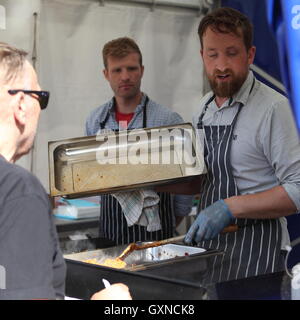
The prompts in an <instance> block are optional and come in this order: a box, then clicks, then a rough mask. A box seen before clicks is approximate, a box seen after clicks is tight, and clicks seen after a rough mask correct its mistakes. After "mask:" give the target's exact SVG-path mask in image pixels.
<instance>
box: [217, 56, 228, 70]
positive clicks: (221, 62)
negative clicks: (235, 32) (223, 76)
mask: <svg viewBox="0 0 300 320" xmlns="http://www.w3.org/2000/svg"><path fill="white" fill-rule="evenodd" d="M216 69H217V70H219V71H221V72H224V71H225V70H227V69H229V64H228V59H227V57H226V56H225V55H220V56H219V57H218V60H217V62H216Z"/></svg>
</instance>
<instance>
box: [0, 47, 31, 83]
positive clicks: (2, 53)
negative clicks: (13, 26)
mask: <svg viewBox="0 0 300 320" xmlns="http://www.w3.org/2000/svg"><path fill="white" fill-rule="evenodd" d="M26 56H27V52H26V51H24V50H22V49H17V48H15V47H13V46H11V45H9V44H7V43H4V42H0V74H1V76H2V79H1V80H3V81H5V82H9V81H11V80H13V79H15V78H16V77H17V76H18V75H19V74H20V72H21V71H22V69H23V66H24V63H25V61H26Z"/></svg>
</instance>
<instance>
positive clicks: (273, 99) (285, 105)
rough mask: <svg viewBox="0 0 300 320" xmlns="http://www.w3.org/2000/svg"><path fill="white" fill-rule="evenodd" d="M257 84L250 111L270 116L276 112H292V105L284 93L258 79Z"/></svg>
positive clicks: (258, 114) (253, 114) (253, 113)
mask: <svg viewBox="0 0 300 320" xmlns="http://www.w3.org/2000/svg"><path fill="white" fill-rule="evenodd" d="M257 82H258V83H257V86H256V88H255V90H254V92H253V97H252V98H251V100H250V103H249V106H248V108H246V109H248V111H249V112H250V113H252V116H254V117H255V115H257V116H260V117H263V118H265V119H266V118H268V117H271V116H272V115H273V114H274V113H275V114H276V113H279V114H281V113H282V114H284V113H286V112H287V113H290V112H291V107H290V103H289V100H288V99H287V97H285V96H284V95H283V94H281V93H279V92H277V91H276V90H274V89H272V88H271V87H269V86H267V85H265V84H264V83H262V82H260V81H257Z"/></svg>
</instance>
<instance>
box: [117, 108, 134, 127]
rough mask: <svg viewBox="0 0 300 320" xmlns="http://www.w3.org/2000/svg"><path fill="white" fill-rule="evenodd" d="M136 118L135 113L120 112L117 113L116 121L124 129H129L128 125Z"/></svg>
mask: <svg viewBox="0 0 300 320" xmlns="http://www.w3.org/2000/svg"><path fill="white" fill-rule="evenodd" d="M133 116H134V112H132V113H121V112H119V111H116V121H117V123H118V124H119V126H120V127H122V128H127V127H128V123H129V122H130V121H131V119H132V118H133Z"/></svg>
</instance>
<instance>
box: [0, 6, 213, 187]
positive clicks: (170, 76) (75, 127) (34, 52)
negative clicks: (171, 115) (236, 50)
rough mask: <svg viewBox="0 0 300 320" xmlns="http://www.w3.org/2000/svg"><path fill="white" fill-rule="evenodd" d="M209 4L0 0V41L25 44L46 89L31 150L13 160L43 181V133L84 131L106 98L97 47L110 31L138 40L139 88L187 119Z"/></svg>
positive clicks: (55, 136)
mask: <svg viewBox="0 0 300 320" xmlns="http://www.w3.org/2000/svg"><path fill="white" fill-rule="evenodd" d="M210 5H216V1H212V0H211V1H208V0H203V1H201V0H200V1H199V0H186V1H184V0H182V1H179V0H177V1H175V0H170V1H153V0H148V1H147V0H144V1H143V0H139V1H135V0H127V1H112V0H111V1H108V0H102V1H101V0H6V1H5V0H0V9H1V10H0V35H1V36H0V41H4V42H8V43H10V44H13V45H15V46H17V47H20V48H23V49H25V50H27V51H28V52H29V54H30V55H29V57H31V58H32V62H33V64H34V66H35V68H36V70H37V73H38V75H39V80H40V84H41V86H42V88H43V89H45V90H49V91H50V92H51V98H50V103H49V106H48V108H47V109H46V110H44V111H43V112H42V113H41V118H40V125H39V129H38V133H37V137H36V141H35V146H34V149H33V152H32V153H31V154H30V155H28V156H27V157H25V158H23V159H22V160H20V162H19V164H20V165H22V166H24V167H26V168H28V169H29V170H32V171H33V173H34V174H36V175H37V176H38V177H39V178H40V180H41V181H42V183H43V185H44V186H45V188H46V189H48V141H53V140H59V139H64V138H70V137H78V136H83V132H84V124H85V119H86V117H87V116H88V114H89V113H90V111H91V110H93V109H94V108H96V107H97V106H99V105H101V104H102V103H104V102H106V101H107V100H109V99H110V98H111V96H112V91H111V89H110V87H109V84H108V83H107V82H106V80H105V79H104V77H103V75H102V69H103V64H102V56H101V50H102V47H103V45H104V44H105V43H106V42H107V41H109V40H112V39H114V38H117V37H122V36H128V37H132V38H133V39H135V40H136V42H137V43H138V44H139V46H140V48H141V51H142V53H143V63H144V66H145V73H144V77H143V81H142V90H143V91H144V92H146V93H147V94H148V95H149V96H150V97H151V98H152V99H154V100H155V101H157V102H159V103H161V104H163V105H165V106H168V107H170V108H172V109H173V110H175V111H177V112H178V113H179V114H181V116H182V117H183V118H184V121H186V122H190V121H191V119H192V115H193V113H195V111H196V110H197V104H198V101H199V99H200V98H201V96H202V95H203V70H202V64H201V59H200V55H199V49H200V45H199V40H198V36H197V27H198V24H199V21H200V19H201V15H202V14H203V12H205V11H207V9H208V8H209V6H210Z"/></svg>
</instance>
